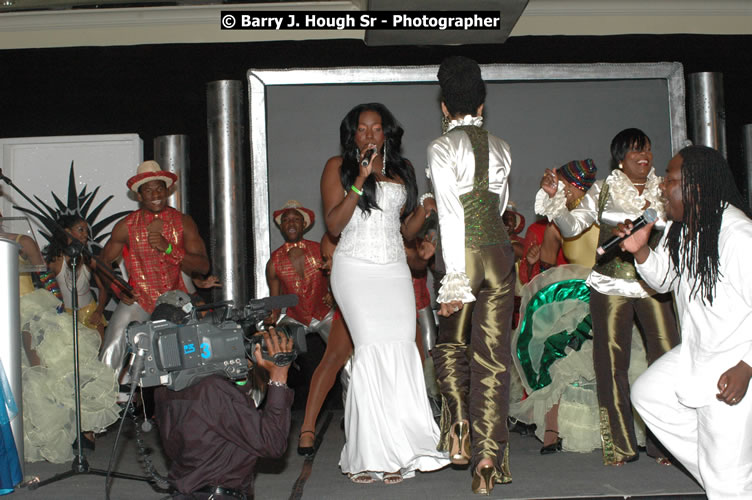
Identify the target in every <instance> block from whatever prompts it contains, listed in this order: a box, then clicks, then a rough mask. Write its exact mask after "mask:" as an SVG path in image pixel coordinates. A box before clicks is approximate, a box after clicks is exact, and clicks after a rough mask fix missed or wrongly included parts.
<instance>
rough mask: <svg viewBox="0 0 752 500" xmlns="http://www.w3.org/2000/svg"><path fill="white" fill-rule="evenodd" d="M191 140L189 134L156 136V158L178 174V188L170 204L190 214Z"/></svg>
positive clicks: (160, 163)
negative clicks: (189, 154)
mask: <svg viewBox="0 0 752 500" xmlns="http://www.w3.org/2000/svg"><path fill="white" fill-rule="evenodd" d="M189 151H190V140H189V138H188V136H187V135H180V134H175V135H161V136H159V137H155V138H154V160H155V161H156V162H157V163H159V166H160V167H162V170H168V171H170V172H172V173H173V174H176V175H177V176H178V182H177V189H176V190H175V191H174V192H173V193H172V195H170V199H169V200H168V203H169V205H170V206H171V207H172V208H174V209H176V210H180V211H181V212H183V213H184V214H190V213H191V210H190V203H189V200H188V194H189V188H188V186H189V180H190V177H191V159H190V157H189V156H188V153H189Z"/></svg>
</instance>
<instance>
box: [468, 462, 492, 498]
mask: <svg viewBox="0 0 752 500" xmlns="http://www.w3.org/2000/svg"><path fill="white" fill-rule="evenodd" d="M493 487H494V468H493V465H485V466H483V467H481V468H480V470H478V469H477V468H476V469H475V471H474V472H473V493H475V494H476V495H490V494H491V491H493Z"/></svg>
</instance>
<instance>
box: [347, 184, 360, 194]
mask: <svg viewBox="0 0 752 500" xmlns="http://www.w3.org/2000/svg"><path fill="white" fill-rule="evenodd" d="M350 191H352V192H353V193H355V194H357V195H358V196H363V191H361V190H360V189H358V188H356V187H355V184H353V185H352V186H350Z"/></svg>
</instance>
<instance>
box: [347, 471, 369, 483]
mask: <svg viewBox="0 0 752 500" xmlns="http://www.w3.org/2000/svg"><path fill="white" fill-rule="evenodd" d="M348 477H349V478H350V481H352V482H353V483H357V484H371V483H372V482H373V476H371V473H370V472H368V471H364V472H356V473H355V474H348Z"/></svg>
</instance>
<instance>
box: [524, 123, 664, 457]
mask: <svg viewBox="0 0 752 500" xmlns="http://www.w3.org/2000/svg"><path fill="white" fill-rule="evenodd" d="M611 156H612V158H613V160H614V161H615V162H616V164H618V168H616V169H614V170H613V171H612V172H611V174H609V176H608V177H607V178H606V179H605V180H604V181H597V182H596V183H595V184H594V185H593V187H592V188H591V189H590V190H589V191H588V192H587V194H586V195H585V196H584V198H583V199H582V202H581V203H580V204H579V206H578V207H576V208H574V209H573V210H567V208H566V202H565V200H564V196H562V194H561V193H559V186H560V185H559V182H558V179H557V177H556V175H555V173H554V172H553V171H550V170H548V171H546V174H545V175H544V176H543V179H542V180H541V188H542V190H543V191H544V192H545V194H544V195H542V196H541V195H540V193H539V197H538V199H536V211H539V212H540V213H543V214H544V215H546V216H548V217H549V219H551V220H553V221H554V222H555V223H556V225H557V226H558V227H559V230H560V231H561V233H562V235H563V236H564V237H565V238H571V237H574V236H577V235H578V234H580V233H582V232H583V231H584V230H585V229H587V228H589V227H590V226H591V225H592V224H593V223H594V222H596V223H598V224H599V225H600V237H599V238H600V243H601V244H602V243H603V242H604V241H606V240H607V239H609V238H610V237H611V235H612V229H613V228H614V227H615V226H616V224H618V223H619V222H622V221H624V220H626V219H630V220H635V219H637V217H639V216H640V215H641V214H642V213H643V212H644V211H645V210H646V209H647V208H648V207H650V208H653V209H654V210H656V212H657V213H658V216H659V219H658V222H657V223H656V224H655V229H654V233H653V235H652V236H651V238H652V240H651V241H653V242H654V244H655V243H657V241H658V239H659V238H660V231H662V229H663V228H664V227H665V212H664V208H663V202H662V199H661V194H660V189H659V187H658V186H659V184H660V182H661V178H660V177H658V176H657V175H656V174H655V169H654V168H653V153H652V151H651V144H650V139H649V138H648V136H647V135H646V134H645V133H644V132H642V131H641V130H638V129H635V128H630V129H626V130H622V131H621V132H619V133H618V134H617V135H616V136H615V137H614V139H613V140H612V141H611ZM546 195H547V196H546ZM538 205H540V207H541V208H540V210H538ZM587 284H588V285H589V287H590V314H591V318H592V322H593V324H592V327H593V364H594V367H595V376H596V390H597V393H598V405H599V418H600V424H601V440H602V443H603V460H604V463H605V464H606V465H617V466H618V465H623V464H624V463H626V462H632V461H634V460H637V459H638V458H639V450H638V445H637V439H636V436H635V429H634V421H633V417H632V408H631V404H630V401H629V377H628V369H629V361H630V352H631V350H630V346H631V343H632V324H633V322H636V323H637V325H638V327H639V329H640V332H641V333H642V336H643V339H644V341H645V347H646V352H647V358H648V364H650V363H652V362H653V361H655V360H656V359H658V358H659V357H660V356H661V355H662V354H663V353H665V352H667V351H669V350H670V349H671V348H672V347H674V346H675V345H677V344H678V342H679V332H678V329H677V325H676V318H675V316H674V312H673V304H672V301H671V295H670V294H658V293H656V292H655V291H654V290H652V289H650V288H649V287H648V286H647V285H646V284H645V282H644V281H643V280H642V279H641V277H640V276H639V274H637V272H636V270H635V267H634V262H633V259H632V256H631V255H630V254H628V253H627V252H622V251H620V249H618V248H614V249H612V250H611V251H609V252H607V253H606V254H605V255H603V256H602V257H600V258H599V259H598V260H597V261H596V263H595V266H593V270H592V271H591V273H590V275H589V276H588V280H587ZM647 453H648V455H649V456H651V457H655V458H656V460H658V461H659V463H662V464H668V463H669V462H668V460H667V459H666V458H665V456H664V455H663V453H662V452H661V450H660V449H659V448H658V447H657V445H656V443H654V442H653V441H652V440H650V439H648V442H647Z"/></svg>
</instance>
